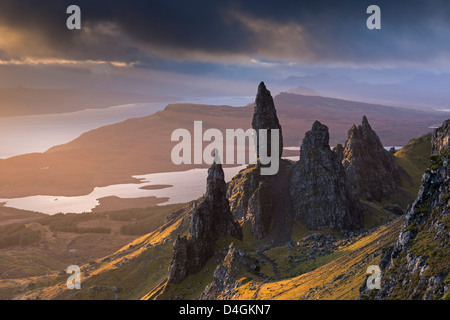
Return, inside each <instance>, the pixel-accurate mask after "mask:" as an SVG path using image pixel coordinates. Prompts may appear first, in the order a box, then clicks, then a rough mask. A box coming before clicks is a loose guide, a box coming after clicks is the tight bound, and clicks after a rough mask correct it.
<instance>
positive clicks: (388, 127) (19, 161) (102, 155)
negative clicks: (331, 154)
mask: <svg viewBox="0 0 450 320" xmlns="http://www.w3.org/2000/svg"><path fill="white" fill-rule="evenodd" d="M274 101H275V103H276V105H277V110H278V117H279V119H280V123H281V125H282V127H283V136H284V146H286V147H287V146H299V144H300V140H301V137H302V136H303V135H304V134H305V132H306V131H307V130H309V128H310V126H311V123H313V122H314V121H315V120H319V121H321V122H322V123H326V124H327V126H328V127H329V132H330V145H331V146H334V145H336V143H343V142H345V139H346V132H347V130H348V128H350V127H351V126H352V125H353V124H355V123H358V122H359V121H360V119H361V116H362V115H363V114H366V115H367V117H368V118H369V119H370V121H371V124H372V126H373V128H374V129H375V130H376V131H377V133H378V135H379V137H380V139H381V141H382V143H383V145H385V146H389V145H405V144H406V143H407V142H408V141H409V140H410V139H411V138H414V137H417V136H420V135H422V134H425V133H427V132H428V131H429V129H428V128H429V126H430V125H432V124H434V123H439V122H442V119H444V117H445V116H446V115H445V113H442V114H441V113H429V112H420V111H417V110H409V109H402V108H393V107H388V106H381V105H374V104H366V103H360V102H352V101H346V100H339V99H333V98H324V97H314V96H302V95H295V94H288V93H282V94H280V95H278V96H276V97H275V98H274ZM252 109H253V107H252V106H247V107H242V108H234V107H227V106H206V105H193V104H173V105H168V106H167V107H166V108H165V109H164V110H163V111H160V112H157V113H156V114H154V115H151V116H148V117H143V118H138V119H130V120H126V121H123V122H121V123H118V124H114V125H109V126H105V127H101V128H99V129H96V130H92V131H89V132H87V133H85V134H83V135H81V136H80V137H79V138H77V139H75V140H73V141H71V142H69V143H67V144H64V145H61V146H55V147H53V148H51V149H50V150H48V151H47V152H44V153H35V154H27V155H21V156H17V157H13V158H9V159H3V160H0V175H1V176H2V180H1V181H0V197H1V198H14V197H23V196H30V195H36V194H41V195H54V196H58V195H65V196H75V195H83V194H88V193H90V192H91V191H92V190H93V188H94V187H96V186H97V187H100V186H107V185H111V184H117V183H129V182H136V180H135V179H133V178H132V175H139V174H148V173H155V172H165V171H181V170H187V169H190V168H192V167H193V166H194V165H180V166H176V165H174V164H173V163H172V162H171V159H170V154H171V150H172V148H173V146H175V144H176V143H175V142H171V141H170V137H171V134H172V132H173V130H175V129H177V128H186V129H188V130H190V131H191V132H192V130H193V122H194V121H195V120H202V121H203V130H206V129H207V128H217V129H220V130H225V129H227V128H228V129H231V128H243V129H248V128H249V127H250V123H249V121H248V120H247V119H250V118H251V114H252ZM399 127H401V128H402V130H398V128H399ZM283 154H284V156H289V155H294V154H296V153H293V152H290V151H287V150H285V151H284V153H283ZM196 167H198V166H196ZM203 167H205V168H206V167H207V166H203ZM41 168H49V170H41Z"/></svg>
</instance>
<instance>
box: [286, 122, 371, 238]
mask: <svg viewBox="0 0 450 320" xmlns="http://www.w3.org/2000/svg"><path fill="white" fill-rule="evenodd" d="M290 196H291V200H292V204H293V209H294V215H295V218H296V219H300V220H301V221H303V222H304V223H305V225H306V227H307V228H308V229H311V230H319V229H323V228H331V229H334V230H355V229H359V228H360V227H361V226H362V218H361V206H360V204H359V201H358V200H357V198H356V196H355V194H354V192H353V190H352V188H351V184H349V183H348V182H347V178H346V175H345V171H344V168H343V166H342V165H341V163H340V162H339V160H338V157H337V155H336V153H334V152H333V151H332V150H331V149H330V145H329V133H328V127H327V126H325V125H323V124H321V123H320V122H318V121H316V122H314V124H313V126H312V129H311V131H308V132H307V133H306V134H305V138H304V139H303V143H302V145H301V148H300V160H299V161H298V162H297V163H295V164H294V166H293V168H292V176H291V181H290Z"/></svg>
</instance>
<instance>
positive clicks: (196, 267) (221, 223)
mask: <svg viewBox="0 0 450 320" xmlns="http://www.w3.org/2000/svg"><path fill="white" fill-rule="evenodd" d="M227 235H231V236H233V237H235V238H237V239H240V240H242V230H241V227H240V225H239V224H238V223H237V222H234V221H233V216H232V214H231V212H230V207H229V203H228V200H227V198H226V183H225V180H224V173H223V169H222V165H220V164H213V165H212V166H211V168H209V169H208V178H207V186H206V193H205V194H204V195H203V197H202V198H200V199H199V200H198V201H197V202H196V203H195V204H194V206H193V209H192V218H191V223H190V228H189V235H188V236H187V237H186V236H185V237H180V236H178V238H177V240H176V241H175V243H174V246H173V249H174V253H173V259H172V263H171V265H170V268H169V279H168V282H169V283H179V282H181V281H183V280H184V279H185V278H186V277H187V276H188V275H190V274H193V273H196V272H198V271H200V269H201V268H202V267H203V266H204V265H205V263H206V261H207V260H208V259H209V258H210V257H212V256H213V254H214V245H215V243H216V241H217V239H218V238H219V237H221V236H227Z"/></svg>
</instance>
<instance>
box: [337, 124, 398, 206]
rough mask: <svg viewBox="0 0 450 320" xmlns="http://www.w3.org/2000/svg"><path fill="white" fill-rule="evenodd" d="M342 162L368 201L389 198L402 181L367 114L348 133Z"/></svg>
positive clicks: (359, 191) (361, 194)
mask: <svg viewBox="0 0 450 320" xmlns="http://www.w3.org/2000/svg"><path fill="white" fill-rule="evenodd" d="M342 164H343V166H344V168H345V171H346V173H347V176H348V178H349V182H350V183H351V184H352V185H354V186H355V188H356V191H357V193H358V195H359V197H361V198H363V199H365V200H369V201H381V200H382V199H389V198H390V196H391V195H392V193H394V192H395V191H397V189H398V186H399V185H401V178H400V171H399V169H398V167H397V164H396V163H395V158H394V156H393V155H392V154H391V153H389V151H387V150H385V149H384V148H383V145H382V144H381V141H380V139H379V138H378V136H377V134H376V133H375V131H374V130H372V128H371V126H370V124H369V122H368V120H367V118H366V116H364V117H363V119H362V124H361V125H360V126H358V127H356V126H355V125H353V126H352V127H351V129H350V130H349V131H348V133H347V141H346V143H345V148H344V154H343V161H342Z"/></svg>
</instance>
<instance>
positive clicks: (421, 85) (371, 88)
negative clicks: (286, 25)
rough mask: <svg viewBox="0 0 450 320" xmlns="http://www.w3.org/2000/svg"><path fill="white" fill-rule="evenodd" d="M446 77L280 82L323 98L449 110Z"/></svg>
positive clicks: (328, 77) (290, 79)
mask: <svg viewBox="0 0 450 320" xmlns="http://www.w3.org/2000/svg"><path fill="white" fill-rule="evenodd" d="M448 83H450V75H449V74H442V75H434V74H423V75H418V76H415V77H414V78H411V79H409V80H406V81H403V82H398V83H392V84H372V83H365V82H358V81H356V80H354V79H352V78H351V77H348V76H331V75H329V74H326V73H321V74H316V75H307V76H302V77H298V76H291V77H288V78H287V79H285V80H284V81H282V82H281V83H280V85H281V86H283V87H285V88H293V89H294V88H297V87H299V86H302V87H307V88H310V89H312V90H316V91H318V92H320V93H321V94H322V95H324V96H329V97H336V98H341V99H348V100H356V101H366V102H372V103H381V104H387V105H395V106H404V107H414V108H422V109H423V108H427V109H443V108H447V109H448V108H450V93H449V92H448Z"/></svg>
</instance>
